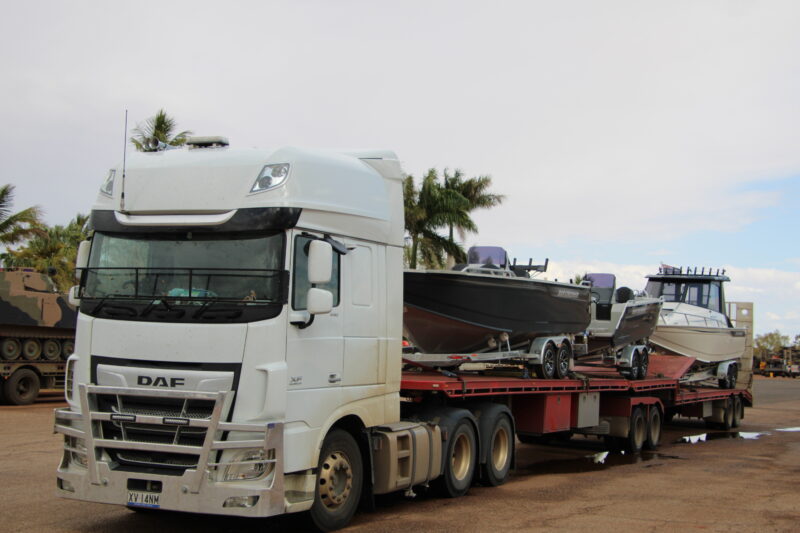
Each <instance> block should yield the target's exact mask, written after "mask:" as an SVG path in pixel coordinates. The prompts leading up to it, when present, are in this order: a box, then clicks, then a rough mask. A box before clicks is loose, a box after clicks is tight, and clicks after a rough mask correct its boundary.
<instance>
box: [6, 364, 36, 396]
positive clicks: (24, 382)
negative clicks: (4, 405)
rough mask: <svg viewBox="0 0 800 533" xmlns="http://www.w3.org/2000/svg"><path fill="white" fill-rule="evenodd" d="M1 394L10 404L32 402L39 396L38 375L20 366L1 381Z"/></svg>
mask: <svg viewBox="0 0 800 533" xmlns="http://www.w3.org/2000/svg"><path fill="white" fill-rule="evenodd" d="M3 396H4V397H5V400H6V401H7V402H8V403H10V404H12V405H29V404H32V403H33V401H34V400H36V397H37V396H39V375H38V374H36V372H34V371H33V370H31V369H30V368H20V369H19V370H17V371H16V372H14V373H13V374H11V377H9V378H7V379H6V382H5V383H3Z"/></svg>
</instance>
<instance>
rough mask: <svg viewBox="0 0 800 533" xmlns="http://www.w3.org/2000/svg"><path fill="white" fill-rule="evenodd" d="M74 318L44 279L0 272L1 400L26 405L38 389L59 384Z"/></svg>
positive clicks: (71, 341) (72, 345) (72, 338)
mask: <svg viewBox="0 0 800 533" xmlns="http://www.w3.org/2000/svg"><path fill="white" fill-rule="evenodd" d="M76 318H77V312H76V310H75V308H74V307H73V306H71V305H69V303H68V302H67V298H66V295H63V294H59V293H58V290H57V289H56V286H55V284H54V283H53V280H51V279H50V278H49V277H48V276H46V275H44V274H40V273H38V272H34V271H32V270H2V269H0V384H2V399H4V400H5V401H6V402H8V403H12V404H15V405H24V404H29V403H32V402H33V401H34V400H35V399H36V397H37V396H38V394H39V389H40V388H54V387H58V386H61V385H62V384H63V379H64V370H65V367H66V363H65V361H66V359H67V357H69V356H70V355H71V354H72V352H73V351H74V350H75V321H76Z"/></svg>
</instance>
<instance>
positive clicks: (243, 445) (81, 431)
mask: <svg viewBox="0 0 800 533" xmlns="http://www.w3.org/2000/svg"><path fill="white" fill-rule="evenodd" d="M78 393H79V402H80V408H81V412H80V413H76V412H74V411H71V410H70V409H56V410H55V425H54V432H56V433H61V434H63V435H65V436H68V437H73V438H75V439H83V440H84V442H85V453H86V469H87V475H88V480H89V482H90V483H91V484H92V485H101V484H104V480H102V479H101V475H100V468H99V464H101V463H106V464H107V463H108V462H107V461H104V460H103V459H101V452H102V450H104V449H106V450H107V449H114V450H134V451H146V452H163V453H175V454H185V455H194V456H196V457H197V465H196V467H194V468H193V467H188V468H186V470H185V471H184V474H183V477H182V478H183V480H184V486H185V487H186V489H185V490H186V492H189V493H195V494H196V493H199V492H200V490H201V487H202V484H203V481H204V480H206V479H208V478H209V476H210V475H212V473H213V471H215V470H217V469H219V468H220V467H223V466H229V465H233V464H252V463H253V462H261V463H264V466H265V470H267V471H271V472H273V474H272V475H271V479H270V480H269V482H268V484H267V485H266V486H265V487H264V488H265V489H268V490H273V489H276V490H279V491H282V490H283V431H282V430H283V424H281V423H271V422H270V423H268V422H264V423H260V424H241V423H232V422H224V421H221V419H222V417H223V416H227V413H228V412H229V410H230V406H231V402H232V401H233V396H234V392H233V391H221V392H201V391H176V390H159V389H144V388H130V387H109V386H98V385H85V384H82V385H79V387H78ZM98 395H109V396H117V397H125V398H136V397H140V398H148V399H154V398H155V399H157V398H163V399H168V400H173V401H174V400H183V401H184V406H185V405H186V402H188V401H190V400H205V401H208V402H213V408H212V409H211V414H210V416H208V417H202V418H198V417H193V416H191V415H190V413H186V412H185V411H186V409H185V408H184V409H182V412H181V414H180V415H179V416H161V415H154V414H139V413H126V412H124V409H123V410H120V411H119V412H104V411H101V410H98V407H97V405H98V402H97V396H98ZM102 422H113V423H119V424H120V427H122V428H124V424H126V423H130V424H147V425H148V426H156V427H159V426H162V427H164V428H165V429H166V428H169V429H173V428H174V429H175V437H174V439H173V442H172V443H171V444H166V443H158V442H141V441H136V440H128V439H127V437H126V435H125V431H124V429H123V431H122V438H121V439H119V438H117V439H108V438H103V435H102V431H101V423H102ZM181 428H204V429H205V430H206V431H205V437H204V438H203V441H202V445H200V446H195V445H186V444H178V443H177V441H178V438H179V435H180V431H181ZM230 432H243V433H250V434H258V435H254V438H252V439H246V440H244V439H243V440H221V438H222V436H223V434H228V433H230ZM253 448H261V449H264V450H274V452H273V453H272V454H268V455H267V456H266V457H265V458H264V459H263V460H259V461H234V462H216V461H211V460H210V457H212V454H215V453H216V452H219V451H225V450H238V449H253ZM66 449H67V450H68V451H70V452H78V451H79V450H77V449H75V447H66ZM270 465H271V467H270ZM280 500H281V503H282V498H280Z"/></svg>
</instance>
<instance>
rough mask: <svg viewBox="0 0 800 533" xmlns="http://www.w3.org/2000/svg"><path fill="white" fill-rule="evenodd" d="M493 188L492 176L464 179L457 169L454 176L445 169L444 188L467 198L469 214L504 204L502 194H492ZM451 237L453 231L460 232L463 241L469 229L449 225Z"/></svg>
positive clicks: (451, 237) (451, 238)
mask: <svg viewBox="0 0 800 533" xmlns="http://www.w3.org/2000/svg"><path fill="white" fill-rule="evenodd" d="M491 186H492V178H491V176H477V177H474V178H464V174H463V173H462V172H461V171H460V170H459V169H456V170H455V171H454V172H453V174H448V173H447V169H444V188H445V189H447V190H451V191H456V192H457V193H458V194H460V195H461V196H463V197H464V198H466V200H467V202H468V203H469V204H468V205H469V207H468V208H467V212H468V213H471V212H472V211H474V210H476V209H489V208H490V207H495V206H497V205H500V204H501V203H503V199H504V198H505V197H504V196H503V195H501V194H492V193H490V192H488V191H489V187H491ZM448 228H449V230H450V231H449V236H450V240H451V241H452V240H453V229H456V230H458V232H459V234H460V236H461V238H462V239H463V237H464V233H465V232H466V231H468V229H467V228H465V227H462V226H459V225H457V224H453V223H449V224H448Z"/></svg>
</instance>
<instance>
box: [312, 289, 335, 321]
mask: <svg viewBox="0 0 800 533" xmlns="http://www.w3.org/2000/svg"><path fill="white" fill-rule="evenodd" d="M306 306H307V307H308V312H309V313H310V314H312V315H325V314H328V313H330V312H331V309H333V293H331V291H326V290H325V289H317V288H316V287H312V288H310V289H308V299H307V300H306Z"/></svg>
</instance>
